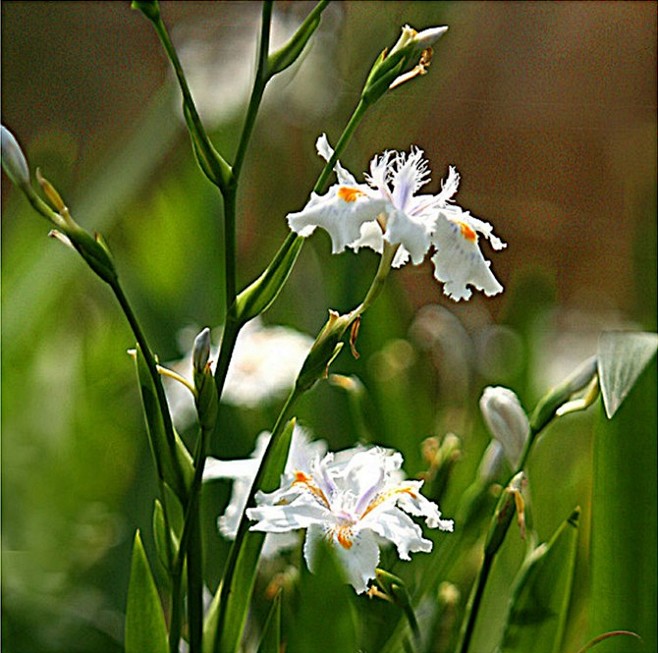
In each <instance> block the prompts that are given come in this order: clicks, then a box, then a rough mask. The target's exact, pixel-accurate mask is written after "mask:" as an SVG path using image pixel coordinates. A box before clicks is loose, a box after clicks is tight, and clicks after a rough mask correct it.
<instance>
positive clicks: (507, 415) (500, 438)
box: [480, 386, 530, 469]
mask: <svg viewBox="0 0 658 653" xmlns="http://www.w3.org/2000/svg"><path fill="white" fill-rule="evenodd" d="M480 410H481V411H482V416H483V417H484V421H485V423H486V425H487V427H488V429H489V432H490V433H491V435H492V436H493V437H494V439H495V440H496V441H497V442H499V443H500V444H501V445H502V447H503V451H504V452H505V458H507V460H508V462H509V464H510V465H511V467H512V468H513V469H516V466H517V465H518V464H519V461H520V460H521V454H522V453H523V448H524V447H525V443H526V441H527V439H528V436H529V435H530V424H529V422H528V416H527V415H526V414H525V411H524V410H523V407H522V406H521V402H520V401H519V398H518V397H517V396H516V395H515V394H514V393H513V392H512V391H511V390H509V389H508V388H502V387H500V386H496V387H488V388H485V389H484V392H483V393H482V397H480Z"/></svg>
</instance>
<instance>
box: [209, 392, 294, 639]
mask: <svg viewBox="0 0 658 653" xmlns="http://www.w3.org/2000/svg"><path fill="white" fill-rule="evenodd" d="M302 394H303V391H300V389H299V388H298V386H297V385H296V384H295V387H294V388H293V389H292V391H291V392H290V394H289V395H288V398H287V399H286V402H285V404H284V405H283V408H282V409H281V412H280V413H279V416H278V418H277V421H276V423H275V425H274V428H273V430H272V436H271V437H270V441H269V443H268V445H267V448H266V449H265V453H264V454H263V458H262V460H261V464H260V466H259V468H258V472H257V473H256V477H255V478H254V481H253V483H252V485H251V489H250V490H249V497H248V498H247V502H246V504H245V505H246V507H249V506H253V505H255V496H256V492H257V491H258V490H259V489H260V486H261V484H262V482H263V476H264V475H265V469H266V467H267V461H268V459H269V457H270V452H271V451H273V450H274V448H275V447H276V445H277V443H278V441H279V439H280V438H281V436H282V434H283V432H284V430H285V427H286V424H287V421H288V418H289V416H290V414H291V413H292V409H293V407H294V405H295V403H296V402H297V400H298V399H299V397H300V396H301V395H302ZM248 531H249V519H248V518H247V515H246V510H245V512H244V513H243V515H242V519H241V521H240V525H239V527H238V531H237V533H236V536H235V540H234V541H233V544H232V545H231V550H230V552H229V556H228V560H227V561H226V568H225V569H226V570H225V572H224V576H223V578H222V582H221V594H220V599H219V605H220V610H219V615H218V617H217V627H216V633H217V634H216V637H215V651H217V650H218V649H219V646H220V640H221V633H222V631H223V630H224V625H225V621H226V616H227V610H226V606H227V604H228V599H229V596H230V593H231V586H232V584H233V576H234V574H235V571H236V568H237V562H238V556H239V554H240V551H241V549H242V543H243V541H244V538H245V536H246V535H247V532H248Z"/></svg>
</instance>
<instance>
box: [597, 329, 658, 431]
mask: <svg viewBox="0 0 658 653" xmlns="http://www.w3.org/2000/svg"><path fill="white" fill-rule="evenodd" d="M656 350H658V334H656V333H646V332H635V333H634V332H629V331H609V332H606V333H602V334H601V337H600V338H599V383H600V384H601V393H602V394H603V405H604V406H605V413H606V415H607V416H608V418H612V416H613V415H614V414H615V413H616V412H617V410H618V409H619V406H621V404H622V403H623V401H624V399H626V397H627V395H628V393H629V392H630V390H631V388H632V387H633V386H634V385H635V382H636V381H637V379H638V377H639V376H640V374H642V372H643V370H644V369H645V367H646V366H647V365H648V364H649V363H650V361H651V359H652V358H653V357H654V356H655V355H656Z"/></svg>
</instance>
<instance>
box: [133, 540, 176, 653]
mask: <svg viewBox="0 0 658 653" xmlns="http://www.w3.org/2000/svg"><path fill="white" fill-rule="evenodd" d="M125 648H126V653H144V651H150V652H151V653H167V650H168V648H167V627H166V625H165V619H164V614H163V612H162V605H161V603H160V597H159V596H158V590H157V588H156V586H155V581H154V580H153V575H152V574H151V567H150V565H149V561H148V559H147V557H146V552H145V551H144V546H143V545H142V539H141V537H140V535H139V531H137V532H136V533H135V543H134V545H133V556H132V564H131V567H130V585H129V587H128V603H127V607H126V639H125Z"/></svg>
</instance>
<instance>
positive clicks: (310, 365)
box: [296, 311, 354, 391]
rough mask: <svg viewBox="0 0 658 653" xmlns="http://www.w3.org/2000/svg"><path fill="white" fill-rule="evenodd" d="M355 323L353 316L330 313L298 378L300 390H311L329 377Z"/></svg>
mask: <svg viewBox="0 0 658 653" xmlns="http://www.w3.org/2000/svg"><path fill="white" fill-rule="evenodd" d="M353 321H354V318H353V317H352V316H351V315H340V314H338V313H336V311H329V319H328V320H327V323H326V324H325V325H324V327H323V329H322V331H320V334H319V335H318V337H317V338H316V339H315V342H314V343H313V346H312V347H311V351H309V352H308V356H307V357H306V360H305V361H304V364H303V365H302V369H301V371H300V372H299V376H298V377H297V383H296V385H297V388H298V389H299V390H301V391H305V390H309V389H310V388H312V387H313V386H314V385H315V383H316V381H317V380H318V379H320V378H323V377H325V378H326V377H327V375H328V372H327V371H328V369H329V365H331V362H332V361H333V360H334V358H336V356H338V353H339V352H340V350H341V349H342V348H343V343H342V342H341V341H342V339H343V336H344V335H345V332H346V331H347V329H348V328H349V327H350V326H351V324H352V322H353Z"/></svg>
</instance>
